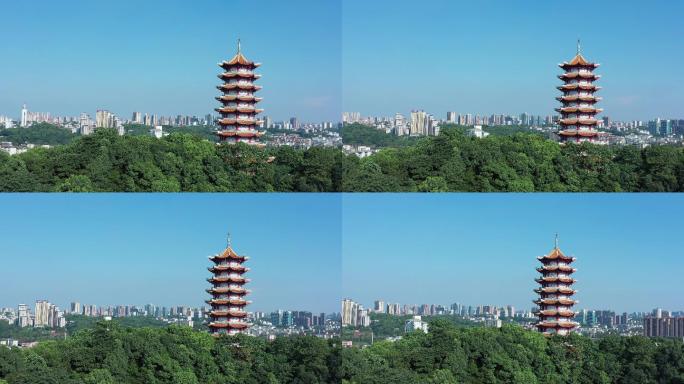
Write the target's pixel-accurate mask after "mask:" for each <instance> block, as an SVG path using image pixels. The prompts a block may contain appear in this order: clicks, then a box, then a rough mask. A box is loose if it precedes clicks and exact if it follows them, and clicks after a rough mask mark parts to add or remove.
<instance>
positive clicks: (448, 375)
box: [0, 319, 684, 384]
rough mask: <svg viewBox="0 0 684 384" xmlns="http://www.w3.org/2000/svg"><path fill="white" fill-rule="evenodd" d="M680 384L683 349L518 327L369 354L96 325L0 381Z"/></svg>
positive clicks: (443, 326)
mask: <svg viewBox="0 0 684 384" xmlns="http://www.w3.org/2000/svg"><path fill="white" fill-rule="evenodd" d="M3 380H5V381H6V382H7V383H9V384H19V383H21V384H24V383H29V384H30V383H41V384H51V383H60V384H62V383H65V384H70V383H73V384H77V383H78V384H86V383H99V384H109V383H134V384H135V383H150V384H162V383H170V384H171V383H173V384H186V383H188V384H191V383H202V384H219V383H220V384H227V383H231V384H232V383H236V384H237V383H240V384H243V383H311V384H314V383H348V384H350V383H369V384H374V383H378V384H379V383H399V384H401V383H406V384H409V383H410V384H413V383H435V384H437V383H440V384H448V383H521V384H535V383H550V384H555V383H559V384H560V383H582V384H589V383H619V384H631V383H635V384H636V383H640V384H642V383H645V384H651V383H652V384H656V383H658V384H659V383H684V343H682V341H680V340H662V339H658V340H650V339H647V338H644V337H619V336H608V337H606V338H603V339H600V340H598V341H594V340H591V339H589V338H586V337H583V336H577V335H572V336H569V337H557V338H547V337H544V336H543V335H541V334H539V333H536V332H532V331H526V330H524V329H522V328H521V327H519V326H504V327H503V328H501V329H497V328H483V327H465V328H464V327H457V326H455V325H453V324H452V323H451V322H450V321H448V320H446V319H441V320H435V321H432V322H431V323H430V332H429V333H428V334H424V333H422V332H414V333H412V334H409V335H406V336H404V337H403V338H402V339H401V340H399V341H394V342H389V341H382V342H375V343H374V344H373V345H372V346H369V347H367V348H363V349H361V348H345V349H341V348H340V343H339V340H323V339H320V338H316V337H309V336H297V337H281V338H277V339H276V340H275V341H272V342H270V341H266V340H264V339H260V338H254V337H248V336H235V337H222V338H218V339H217V338H214V337H212V336H210V335H209V334H207V333H206V332H198V331H193V330H192V329H190V328H187V327H176V326H171V327H166V328H122V327H119V326H118V325H117V324H115V323H111V322H100V323H97V324H96V325H95V326H94V327H93V328H91V329H86V330H82V331H79V332H77V333H76V334H75V335H74V336H73V337H70V338H68V339H66V340H54V341H47V342H41V343H40V344H39V345H38V346H36V347H33V348H31V349H23V350H22V349H16V348H14V349H7V348H4V347H0V383H2V382H3Z"/></svg>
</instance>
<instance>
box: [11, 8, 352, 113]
mask: <svg viewBox="0 0 684 384" xmlns="http://www.w3.org/2000/svg"><path fill="white" fill-rule="evenodd" d="M0 10H1V11H2V14H3V15H6V16H7V17H6V18H5V23H4V28H5V30H7V31H11V35H10V34H7V35H5V39H3V40H2V43H3V44H2V47H3V53H4V55H5V57H6V60H2V61H1V62H0V73H1V74H2V75H0V76H2V77H0V84H2V92H0V115H6V116H9V117H12V118H18V117H19V116H20V109H21V106H22V104H24V103H26V104H27V105H28V107H29V110H31V111H34V112H50V113H51V114H52V115H53V116H54V115H57V116H78V115H79V114H80V113H81V112H87V113H89V114H91V116H94V115H95V111H96V110H97V109H107V110H110V111H112V112H114V113H115V114H117V115H118V116H119V117H121V118H124V119H130V118H131V114H132V113H133V112H134V111H137V112H142V113H150V114H157V115H160V116H161V115H164V116H168V115H173V116H175V115H177V114H181V115H198V116H204V115H206V114H207V113H214V114H216V112H214V108H216V107H218V106H219V103H218V101H216V100H215V99H214V98H215V97H216V96H219V94H220V92H219V90H217V89H216V86H218V85H219V84H220V83H221V80H220V79H219V78H218V77H217V75H219V73H220V72H221V69H220V68H219V67H218V65H217V64H218V63H219V62H221V61H222V60H228V59H230V58H231V57H233V56H234V55H235V53H236V47H237V39H238V38H240V39H241V40H242V51H243V53H244V54H245V55H246V56H247V58H249V59H251V60H254V61H257V62H261V63H262V66H261V67H260V68H259V69H258V73H259V74H261V75H262V76H263V77H262V78H261V79H259V81H258V82H257V83H258V84H259V85H261V86H263V89H262V90H261V91H259V96H260V97H263V101H262V102H261V103H260V104H259V106H260V107H261V108H264V110H265V111H264V113H263V115H264V116H270V117H272V118H273V119H274V120H276V121H278V120H285V119H289V118H290V117H297V118H298V119H299V121H302V122H321V121H329V120H338V119H339V116H340V114H341V109H340V107H341V101H340V93H341V89H340V87H341V73H340V66H341V59H340V55H341V48H340V43H341V38H340V33H341V31H340V29H341V26H340V12H341V11H340V4H339V2H337V1H331V2H328V1H324V2H320V1H315V0H301V1H298V2H294V3H291V2H287V3H283V2H280V1H274V0H268V1H261V2H260V3H259V4H256V3H254V2H251V1H246V0H237V1H231V2H224V1H220V0H207V1H201V2H187V1H178V0H174V1H161V0H150V1H145V2H139V1H132V0H123V1H116V2H111V1H108V2H92V1H87V0H66V1H60V2H53V1H48V0H31V1H22V2H3V3H2V5H0Z"/></svg>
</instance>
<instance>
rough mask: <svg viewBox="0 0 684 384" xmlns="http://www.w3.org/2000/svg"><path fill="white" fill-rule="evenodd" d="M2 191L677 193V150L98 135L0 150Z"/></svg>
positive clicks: (448, 140) (460, 139)
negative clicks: (367, 152) (369, 148)
mask: <svg viewBox="0 0 684 384" xmlns="http://www.w3.org/2000/svg"><path fill="white" fill-rule="evenodd" d="M0 191H5V192H21V191H73V192H87V191H101V192H109V191H112V192H124V191H125V192H151V191H157V192H175V191H207V192H211V191H223V192H233V191H234V192H247V191H255V192H261V191H263V192H268V191H281V192H342V191H346V192H415V191H421V192H446V191H464V192H496V191H517V192H532V191H544V192H618V191H624V192H640V191H648V192H676V191H684V149H683V148H682V147H674V146H653V147H648V148H645V149H638V148H635V147H631V146H624V147H614V146H601V145H593V144H589V143H583V144H579V145H559V144H558V143H556V142H554V141H551V140H547V139H544V138H543V137H541V136H539V135H537V134H529V133H517V134H515V135H512V136H499V135H491V136H489V137H487V138H484V139H476V138H472V137H467V136H464V135H463V134H462V133H461V132H460V131H459V130H458V129H444V130H443V131H442V132H441V133H440V135H439V136H436V137H427V138H421V139H417V140H415V141H414V143H413V144H412V145H408V146H402V147H397V148H385V149H383V150H381V151H379V152H378V153H376V154H373V155H372V156H369V157H366V158H364V159H359V158H357V157H356V156H353V155H351V156H345V155H343V154H342V151H341V150H340V149H337V148H320V147H313V148H310V149H308V150H297V149H293V148H290V147H278V148H268V147H267V148H258V147H253V146H248V145H244V144H240V145H227V144H222V145H216V144H215V143H213V142H210V141H208V140H204V139H202V137H201V136H197V135H192V134H184V133H172V134H171V135H169V136H168V137H164V138H162V139H155V138H153V137H150V136H133V135H125V136H118V135H117V134H116V132H113V131H112V130H106V129H100V130H98V131H96V132H95V133H94V134H93V135H89V136H84V137H79V138H77V139H75V140H73V141H72V142H71V143H70V144H67V145H63V146H58V147H55V148H50V149H43V148H38V149H34V150H30V151H28V152H26V153H23V154H20V155H15V156H8V155H6V154H4V153H2V152H0Z"/></svg>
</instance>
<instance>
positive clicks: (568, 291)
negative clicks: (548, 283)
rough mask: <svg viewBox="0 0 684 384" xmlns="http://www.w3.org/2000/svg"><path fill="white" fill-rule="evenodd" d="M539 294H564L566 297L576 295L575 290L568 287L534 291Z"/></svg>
mask: <svg viewBox="0 0 684 384" xmlns="http://www.w3.org/2000/svg"><path fill="white" fill-rule="evenodd" d="M534 291H535V292H537V293H562V294H564V295H574V294H575V290H574V289H572V288H568V287H542V288H537V289H535V290H534Z"/></svg>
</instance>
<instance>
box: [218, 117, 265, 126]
mask: <svg viewBox="0 0 684 384" xmlns="http://www.w3.org/2000/svg"><path fill="white" fill-rule="evenodd" d="M218 123H219V124H220V125H257V124H259V123H261V120H257V119H230V118H225V119H219V120H218Z"/></svg>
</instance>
